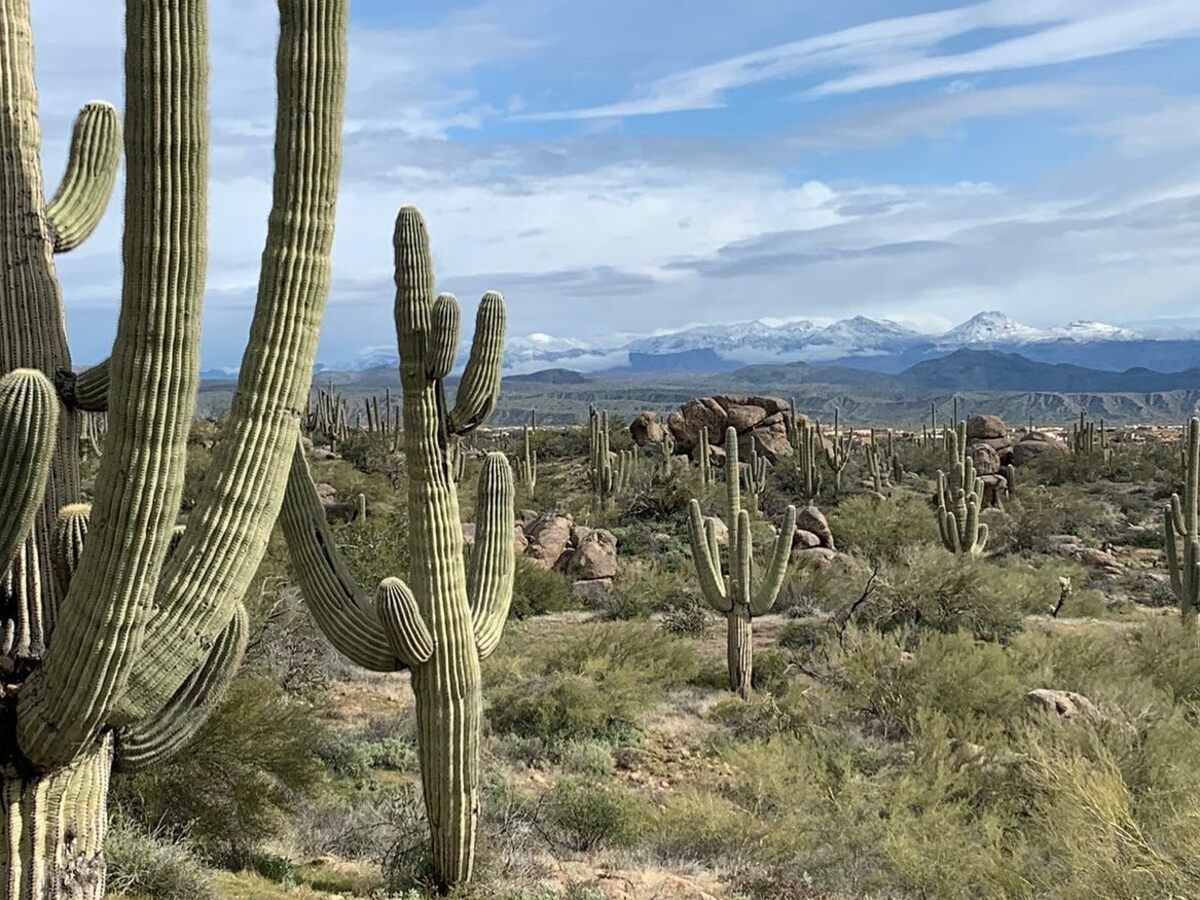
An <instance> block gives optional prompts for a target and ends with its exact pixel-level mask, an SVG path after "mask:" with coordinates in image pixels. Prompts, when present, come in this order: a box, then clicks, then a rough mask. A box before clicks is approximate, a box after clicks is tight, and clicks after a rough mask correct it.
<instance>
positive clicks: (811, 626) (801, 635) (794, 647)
mask: <svg viewBox="0 0 1200 900" xmlns="http://www.w3.org/2000/svg"><path fill="white" fill-rule="evenodd" d="M829 627H830V626H829V623H828V622H826V621H824V620H818V621H813V620H811V619H797V620H795V621H793V622H788V623H787V624H786V625H784V626H783V629H782V630H781V631H780V632H779V637H778V638H776V639H775V643H776V644H777V645H778V646H780V647H782V648H783V649H785V650H791V651H793V652H795V653H801V654H806V653H811V652H812V651H814V650H816V649H817V648H818V647H820V646H821V644H823V643H824V642H825V639H826V638H827V637H828V636H829V633H830V631H829Z"/></svg>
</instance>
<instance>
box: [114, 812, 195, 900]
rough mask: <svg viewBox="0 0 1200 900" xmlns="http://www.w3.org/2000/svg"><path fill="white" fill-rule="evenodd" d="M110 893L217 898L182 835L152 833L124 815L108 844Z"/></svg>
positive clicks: (175, 899) (159, 898)
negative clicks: (172, 835) (180, 836)
mask: <svg viewBox="0 0 1200 900" xmlns="http://www.w3.org/2000/svg"><path fill="white" fill-rule="evenodd" d="M104 856H105V859H106V861H107V863H108V877H107V886H108V890H109V892H110V893H114V894H125V895H128V896H140V897H152V898H154V900H216V897H217V894H216V891H215V890H214V889H213V886H212V883H211V881H210V879H209V874H208V872H207V871H206V870H205V869H204V866H203V865H201V863H200V861H199V860H198V859H197V858H196V856H195V854H194V853H193V852H192V850H191V848H190V847H189V846H188V844H187V842H186V841H185V840H183V839H182V838H178V837H170V836H168V835H165V834H151V833H149V832H147V831H145V830H143V829H141V828H139V827H138V826H136V825H135V824H134V823H132V822H130V821H129V820H128V819H126V818H125V817H124V816H121V815H116V816H114V817H113V819H112V821H111V822H110V823H109V830H108V839H107V840H106V841H105V843H104Z"/></svg>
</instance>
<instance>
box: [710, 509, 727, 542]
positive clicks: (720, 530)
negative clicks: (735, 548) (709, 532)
mask: <svg viewBox="0 0 1200 900" xmlns="http://www.w3.org/2000/svg"><path fill="white" fill-rule="evenodd" d="M712 520H713V527H714V528H715V529H716V531H717V546H718V547H728V546H729V526H728V525H726V524H725V522H724V520H722V519H721V517H720V516H713V517H712Z"/></svg>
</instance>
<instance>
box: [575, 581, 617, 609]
mask: <svg viewBox="0 0 1200 900" xmlns="http://www.w3.org/2000/svg"><path fill="white" fill-rule="evenodd" d="M611 591H612V579H611V578H591V579H580V580H578V581H573V582H571V596H573V597H575V598H576V599H577V600H580V601H582V602H583V603H584V605H586V606H600V605H601V604H603V603H604V601H605V600H607V599H608V595H609V593H611Z"/></svg>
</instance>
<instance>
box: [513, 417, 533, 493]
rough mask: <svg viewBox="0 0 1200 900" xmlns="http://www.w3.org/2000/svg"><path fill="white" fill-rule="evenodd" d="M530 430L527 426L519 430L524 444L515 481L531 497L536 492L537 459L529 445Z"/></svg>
mask: <svg viewBox="0 0 1200 900" xmlns="http://www.w3.org/2000/svg"><path fill="white" fill-rule="evenodd" d="M531 434H532V430H531V429H530V428H529V426H526V427H524V428H522V429H521V439H522V442H523V444H524V446H523V452H522V454H521V458H520V459H518V460H517V479H518V480H519V481H520V483H521V486H522V487H524V488H525V493H526V494H528V495H529V496H531V497H532V496H533V493H534V491H535V490H537V469H538V457H537V451H536V450H534V449H533V447H532V446H531V443H530V435H531Z"/></svg>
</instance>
